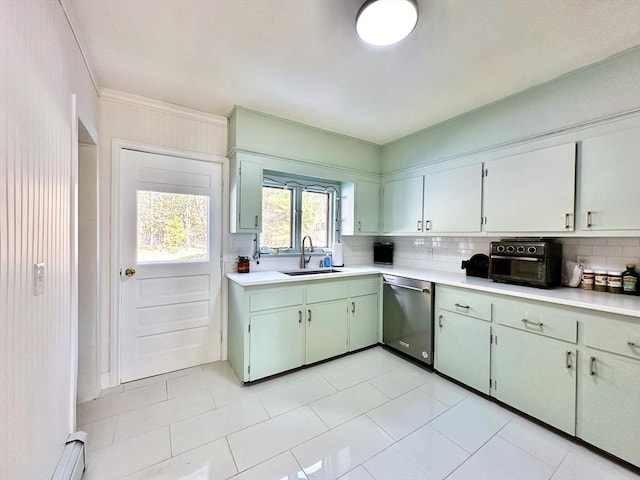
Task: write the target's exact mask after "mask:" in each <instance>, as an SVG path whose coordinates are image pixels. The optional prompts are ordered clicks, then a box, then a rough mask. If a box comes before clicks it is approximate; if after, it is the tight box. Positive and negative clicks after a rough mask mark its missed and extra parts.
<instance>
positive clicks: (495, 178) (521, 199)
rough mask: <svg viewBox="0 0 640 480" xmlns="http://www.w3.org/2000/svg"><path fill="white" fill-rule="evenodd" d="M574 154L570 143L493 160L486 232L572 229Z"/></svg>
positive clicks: (487, 179) (489, 167)
mask: <svg viewBox="0 0 640 480" xmlns="http://www.w3.org/2000/svg"><path fill="white" fill-rule="evenodd" d="M575 152H576V145H575V143H570V144H567V145H560V146H557V147H551V148H546V149H544V150H537V151H534V152H528V153H524V154H520V155H515V156H513V157H507V158H501V159H498V160H493V161H491V162H488V163H487V164H486V168H487V175H486V177H485V189H486V193H485V202H486V204H485V216H486V217H487V224H486V227H485V228H486V231H488V232H568V231H572V230H573V215H574V196H575V166H576V161H575V158H576V153H575Z"/></svg>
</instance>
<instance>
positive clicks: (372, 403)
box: [311, 382, 389, 428]
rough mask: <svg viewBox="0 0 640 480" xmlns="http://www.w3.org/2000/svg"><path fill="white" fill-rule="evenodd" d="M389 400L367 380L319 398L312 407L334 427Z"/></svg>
mask: <svg viewBox="0 0 640 480" xmlns="http://www.w3.org/2000/svg"><path fill="white" fill-rule="evenodd" d="M388 400H389V397H387V396H386V395H385V394H384V393H382V392H381V391H380V390H378V389H377V388H376V387H374V386H373V385H371V384H369V383H366V382H365V383H361V384H359V385H356V386H354V387H351V388H348V389H346V390H342V391H340V392H338V393H334V394H333V395H330V396H328V397H325V398H323V399H321V400H317V401H315V402H313V403H312V404H311V408H313V410H314V411H315V412H316V413H317V414H318V416H319V417H320V418H321V419H322V421H323V422H324V423H326V424H327V425H328V426H329V428H333V427H335V426H337V425H340V424H341V423H344V422H347V421H349V420H351V419H353V418H355V417H357V416H359V415H361V414H363V413H366V412H368V411H369V410H371V409H373V408H375V407H377V406H379V405H381V404H383V403H384V402H386V401H388Z"/></svg>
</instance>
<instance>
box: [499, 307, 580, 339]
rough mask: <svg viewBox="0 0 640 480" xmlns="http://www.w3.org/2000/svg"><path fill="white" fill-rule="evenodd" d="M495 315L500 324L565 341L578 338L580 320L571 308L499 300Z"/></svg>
mask: <svg viewBox="0 0 640 480" xmlns="http://www.w3.org/2000/svg"><path fill="white" fill-rule="evenodd" d="M493 316H494V319H495V320H496V322H497V323H498V324H500V325H506V326H508V327H512V328H516V329H518V330H523V331H525V332H531V333H536V334H538V335H543V336H545V337H551V338H557V339H558V340H564V341H565V342H571V343H576V341H577V340H578V321H577V320H576V316H575V315H572V312H571V311H569V310H564V309H560V308H554V307H548V306H546V305H542V304H539V303H537V302H532V301H528V300H518V301H514V300H502V299H500V300H497V301H496V303H495V305H494V309H493Z"/></svg>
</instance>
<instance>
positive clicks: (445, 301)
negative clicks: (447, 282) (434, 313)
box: [436, 286, 492, 322]
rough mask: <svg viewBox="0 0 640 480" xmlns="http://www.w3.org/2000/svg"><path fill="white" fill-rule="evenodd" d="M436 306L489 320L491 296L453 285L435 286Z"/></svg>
mask: <svg viewBox="0 0 640 480" xmlns="http://www.w3.org/2000/svg"><path fill="white" fill-rule="evenodd" d="M436 299H437V303H438V308H441V309H443V310H449V311H450V312H454V313H459V314H460V315H465V316H468V317H474V318H478V319H480V320H484V321H487V322H490V321H491V305H492V302H491V298H490V297H488V296H487V295H484V294H482V293H477V292H474V291H470V290H464V289H458V288H453V287H441V286H438V287H437V288H436Z"/></svg>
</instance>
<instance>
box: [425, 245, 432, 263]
mask: <svg viewBox="0 0 640 480" xmlns="http://www.w3.org/2000/svg"><path fill="white" fill-rule="evenodd" d="M424 254H425V256H426V257H427V259H428V260H431V259H432V258H433V248H431V247H428V248H425V249H424Z"/></svg>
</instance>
